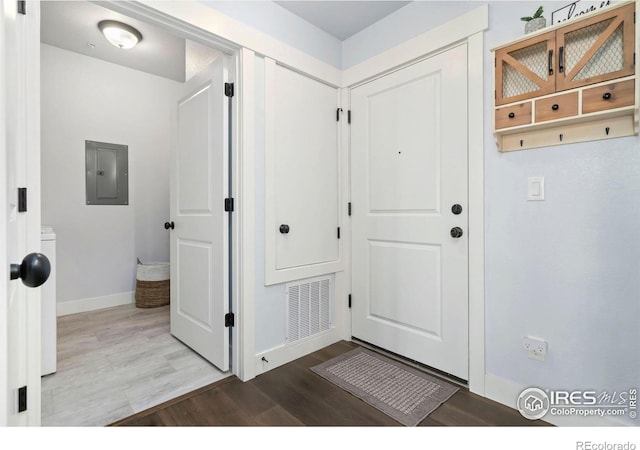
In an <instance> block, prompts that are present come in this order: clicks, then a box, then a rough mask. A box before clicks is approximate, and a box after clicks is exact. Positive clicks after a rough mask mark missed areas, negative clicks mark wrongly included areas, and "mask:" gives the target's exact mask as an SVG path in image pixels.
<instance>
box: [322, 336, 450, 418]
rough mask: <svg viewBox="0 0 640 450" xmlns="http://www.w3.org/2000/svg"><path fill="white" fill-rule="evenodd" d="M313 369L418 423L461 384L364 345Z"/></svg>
mask: <svg viewBox="0 0 640 450" xmlns="http://www.w3.org/2000/svg"><path fill="white" fill-rule="evenodd" d="M311 370H312V371H314V372H315V373H317V374H318V375H320V376H321V377H323V378H325V379H327V380H329V381H331V382H332V383H333V384H335V385H337V386H339V387H341V388H342V389H344V390H345V391H347V392H349V393H351V394H353V395H355V396H356V397H358V398H360V399H362V400H364V401H365V402H367V403H369V404H370V405H371V406H373V407H375V408H377V409H379V410H380V411H382V412H383V413H385V414H386V415H388V416H389V417H391V418H393V419H395V420H397V421H398V422H400V423H401V424H403V425H406V426H410V427H412V426H416V425H417V424H418V423H420V422H421V421H422V420H423V419H424V418H425V417H427V416H428V415H429V414H430V413H432V412H433V411H434V410H435V409H436V408H437V407H438V406H440V405H441V404H442V403H443V402H445V401H446V400H448V399H449V398H450V397H451V396H452V395H453V394H455V393H456V392H457V391H458V388H457V387H455V386H453V385H451V384H449V383H446V382H443V381H441V380H439V379H437V378H435V377H432V376H430V375H428V374H426V373H424V372H421V371H419V370H417V369H414V368H412V367H408V366H406V365H404V364H402V363H400V362H398V361H394V360H392V359H390V358H387V357H385V356H382V355H379V354H377V353H375V352H372V351H370V350H367V349H364V348H357V349H355V350H352V351H350V352H347V353H344V354H342V355H340V356H338V357H336V358H333V359H330V360H329V361H326V362H324V363H322V364H320V365H318V366H315V367H312V368H311Z"/></svg>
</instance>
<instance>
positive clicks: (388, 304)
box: [351, 45, 468, 379]
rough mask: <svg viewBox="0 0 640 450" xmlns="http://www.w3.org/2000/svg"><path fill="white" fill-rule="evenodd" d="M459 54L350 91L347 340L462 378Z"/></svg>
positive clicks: (462, 63) (463, 156)
mask: <svg viewBox="0 0 640 450" xmlns="http://www.w3.org/2000/svg"><path fill="white" fill-rule="evenodd" d="M466 52H467V48H466V45H461V46H459V47H456V48H453V49H451V50H448V51H446V52H444V53H442V54H439V55H436V56H434V57H431V58H429V59H428V60H425V61H422V62H419V63H416V64H414V65H412V66H409V67H407V68H404V69H402V70H399V71H396V72H393V73H391V74H389V75H386V76H384V77H382V78H379V79H377V80H374V81H372V82H369V83H367V84H365V85H363V86H360V87H357V88H355V89H353V90H352V91H351V109H352V111H353V117H354V119H353V122H352V124H351V151H352V155H351V174H352V202H353V204H354V208H353V211H354V215H353V217H352V250H353V255H352V258H353V263H352V264H353V288H352V289H353V310H352V311H353V315H352V334H353V336H354V337H356V338H359V339H361V340H363V341H366V342H369V343H372V344H375V345H377V346H379V347H382V348H385V349H387V350H390V351H392V352H395V353H398V354H401V355H403V356H406V357H408V358H411V359H414V360H417V361H419V362H421V363H423V364H427V365H429V366H432V367H435V368H437V369H439V370H442V371H445V372H447V373H450V374H452V375H455V376H457V377H459V378H462V379H467V377H468V338H467V336H468V292H467V291H468V288H467V285H468V267H467V265H468V263H467V260H468V250H467V235H468V229H467V54H466ZM453 204H460V205H462V207H463V212H462V214H460V215H454V214H452V212H451V206H452V205H453ZM453 227H460V228H461V229H462V230H463V233H464V234H463V236H462V237H461V238H458V239H456V238H453V237H452V236H451V234H450V231H451V228H453Z"/></svg>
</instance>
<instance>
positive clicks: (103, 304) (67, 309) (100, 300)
mask: <svg viewBox="0 0 640 450" xmlns="http://www.w3.org/2000/svg"><path fill="white" fill-rule="evenodd" d="M133 302H134V292H120V293H119V294H111V295H105V296H102V297H93V298H82V299H79V300H70V301H67V302H60V303H58V304H57V305H56V306H57V311H56V315H57V316H58V317H60V316H67V315H69V314H76V313H81V312H86V311H95V310H96V309H103V308H111V307H112V306H121V305H128V304H129V303H133Z"/></svg>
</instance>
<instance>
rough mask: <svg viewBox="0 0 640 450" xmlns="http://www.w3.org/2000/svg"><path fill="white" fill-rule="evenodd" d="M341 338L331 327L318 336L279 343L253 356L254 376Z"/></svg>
mask: <svg viewBox="0 0 640 450" xmlns="http://www.w3.org/2000/svg"><path fill="white" fill-rule="evenodd" d="M341 340H342V338H341V337H340V334H339V333H338V331H337V329H336V328H332V329H331V330H330V331H327V332H324V333H322V334H320V335H318V336H315V337H312V338H309V339H306V340H304V341H301V342H297V343H295V344H291V345H286V344H285V345H281V346H279V347H274V348H272V349H269V350H266V351H264V352H262V353H258V354H257V355H256V358H255V364H256V372H255V373H256V376H257V375H260V374H261V373H264V372H267V371H269V370H271V369H275V368H276V367H279V366H282V365H283V364H286V363H288V362H291V361H293V360H294V359H298V358H301V357H303V356H305V355H308V354H309V353H313V352H315V351H318V350H320V349H322V348H324V347H327V346H328V345H331V344H335V343H336V342H338V341H341ZM263 357H264V358H265V359H266V360H267V361H269V362H265V361H263V360H262V358H263Z"/></svg>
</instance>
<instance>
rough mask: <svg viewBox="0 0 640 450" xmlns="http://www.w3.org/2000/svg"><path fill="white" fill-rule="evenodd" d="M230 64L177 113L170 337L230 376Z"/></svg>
mask: <svg viewBox="0 0 640 450" xmlns="http://www.w3.org/2000/svg"><path fill="white" fill-rule="evenodd" d="M227 78H228V69H227V59H226V57H224V56H221V57H219V58H218V59H216V60H215V61H214V62H212V63H211V64H210V65H209V66H208V67H207V68H206V69H205V70H203V71H202V72H201V73H199V74H198V75H196V76H195V77H193V78H192V79H190V80H189V81H187V83H185V86H184V89H183V91H182V94H183V95H182V96H180V98H179V99H178V100H177V102H176V105H175V108H174V117H175V120H174V125H175V129H174V142H173V144H174V145H173V152H174V160H173V165H172V167H173V168H172V175H171V207H170V211H171V214H170V215H171V221H173V223H174V229H172V230H171V231H170V232H171V244H170V248H171V333H172V334H173V335H174V336H175V337H177V338H178V339H180V340H181V341H182V342H184V343H185V344H186V345H188V346H189V347H191V348H192V349H193V350H195V351H196V352H198V353H199V354H200V355H202V356H203V357H204V358H206V359H207V360H209V361H210V362H211V363H213V364H214V365H215V366H217V367H218V368H219V369H221V370H223V371H226V370H229V328H226V327H225V314H227V313H228V312H229V245H228V242H229V240H228V235H229V213H228V212H225V205H224V203H225V198H226V197H227V196H228V192H229V189H228V186H229V176H228V173H229V172H228V170H229V158H228V150H229V147H228V142H229V141H228V138H229V136H228V124H229V117H228V105H229V104H228V101H231V99H228V98H227V97H225V94H224V83H225V81H227Z"/></svg>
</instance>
